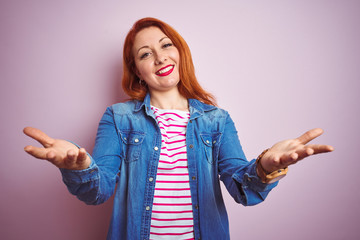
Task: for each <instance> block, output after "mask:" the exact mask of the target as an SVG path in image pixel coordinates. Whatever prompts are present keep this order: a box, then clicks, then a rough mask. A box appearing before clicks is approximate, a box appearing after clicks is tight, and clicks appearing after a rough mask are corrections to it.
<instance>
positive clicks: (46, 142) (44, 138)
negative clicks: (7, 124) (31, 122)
mask: <svg viewBox="0 0 360 240" xmlns="http://www.w3.org/2000/svg"><path fill="white" fill-rule="evenodd" d="M23 132H24V133H25V134H26V135H27V136H29V137H31V138H33V139H35V140H36V141H38V142H39V143H41V144H42V145H43V146H44V147H48V146H50V145H51V144H52V143H53V142H54V139H53V138H51V137H49V136H48V135H46V134H45V133H44V132H43V131H41V130H39V129H37V128H33V127H26V128H24V130H23Z"/></svg>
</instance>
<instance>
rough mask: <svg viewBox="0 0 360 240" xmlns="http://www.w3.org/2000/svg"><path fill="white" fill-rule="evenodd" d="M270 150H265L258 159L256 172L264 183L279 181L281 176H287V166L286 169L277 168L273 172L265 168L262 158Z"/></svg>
mask: <svg viewBox="0 0 360 240" xmlns="http://www.w3.org/2000/svg"><path fill="white" fill-rule="evenodd" d="M268 150H269V149H266V150H264V151H263V152H262V153H261V154H260V155H259V156H258V157H257V159H256V173H257V175H258V176H259V178H260V179H261V181H262V182H263V183H273V182H276V181H279V180H280V179H281V178H283V177H285V176H286V174H287V172H288V168H287V167H286V168H284V169H278V170H275V171H273V172H269V171H267V170H265V169H264V167H263V165H262V164H261V160H262V158H263V156H264V155H265V154H266V153H267V151H268Z"/></svg>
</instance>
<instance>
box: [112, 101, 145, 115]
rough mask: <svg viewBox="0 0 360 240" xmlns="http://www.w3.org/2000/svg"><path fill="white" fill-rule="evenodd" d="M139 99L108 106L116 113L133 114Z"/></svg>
mask: <svg viewBox="0 0 360 240" xmlns="http://www.w3.org/2000/svg"><path fill="white" fill-rule="evenodd" d="M138 102H139V101H136V100H129V101H126V102H122V103H115V104H113V105H111V106H109V107H108V110H111V111H112V112H113V113H114V114H118V115H127V114H133V112H134V109H135V107H136V105H137V104H138Z"/></svg>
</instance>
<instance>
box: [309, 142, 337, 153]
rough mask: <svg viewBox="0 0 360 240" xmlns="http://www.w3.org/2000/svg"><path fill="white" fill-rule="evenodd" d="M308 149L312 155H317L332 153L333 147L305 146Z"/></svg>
mask: <svg viewBox="0 0 360 240" xmlns="http://www.w3.org/2000/svg"><path fill="white" fill-rule="evenodd" d="M307 147H308V148H311V149H313V150H314V154H318V153H327V152H332V151H334V147H333V146H330V145H320V144H309V145H307Z"/></svg>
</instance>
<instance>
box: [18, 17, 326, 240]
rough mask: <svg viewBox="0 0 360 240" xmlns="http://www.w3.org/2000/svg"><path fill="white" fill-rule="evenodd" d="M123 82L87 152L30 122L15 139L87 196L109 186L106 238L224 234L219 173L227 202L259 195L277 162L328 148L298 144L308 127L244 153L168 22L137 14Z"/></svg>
mask: <svg viewBox="0 0 360 240" xmlns="http://www.w3.org/2000/svg"><path fill="white" fill-rule="evenodd" d="M123 57H124V74H123V88H124V90H125V92H126V93H127V94H128V95H129V96H130V97H131V99H132V100H131V101H128V102H125V103H119V104H114V105H113V106H111V107H109V108H107V110H106V112H105V114H104V115H103V117H102V119H101V121H100V124H99V129H98V133H97V137H96V144H95V147H94V151H93V155H92V156H90V155H88V154H87V153H86V151H85V149H83V148H79V147H77V146H76V145H74V144H72V143H70V142H67V141H64V140H58V139H53V138H50V137H48V136H47V135H46V134H45V133H43V132H41V131H40V130H38V129H34V128H29V127H28V128H25V129H24V132H25V134H26V135H28V136H30V137H32V138H34V139H35V140H37V141H39V142H40V143H41V144H42V145H43V146H44V148H36V147H33V146H27V147H25V151H26V152H28V153H29V154H31V155H33V156H34V157H36V158H40V159H46V160H48V161H50V162H51V163H53V164H54V165H56V166H57V167H59V168H60V170H61V172H62V175H63V181H64V182H65V184H66V185H67V186H68V189H69V191H70V192H71V193H72V194H75V195H76V196H77V197H78V198H79V199H80V200H82V201H84V202H86V203H87V204H100V203H103V202H105V201H106V200H107V199H108V198H109V197H110V196H111V195H112V194H113V193H114V192H115V198H114V208H113V215H112V220H111V225H110V229H109V233H108V239H131V240H133V239H200V238H202V239H229V226H228V219H227V214H226V210H225V206H224V202H223V199H222V196H221V191H220V183H219V178H220V180H222V181H223V182H224V184H225V186H226V188H227V190H228V191H229V193H230V194H231V195H232V196H233V198H234V199H235V201H236V202H238V203H241V204H243V205H254V204H257V203H259V202H261V201H263V200H264V199H265V198H266V196H267V194H268V193H269V191H270V190H271V189H272V188H274V187H275V186H276V185H277V181H278V180H279V179H280V178H282V177H283V176H285V174H286V172H287V167H288V166H289V165H291V164H294V163H296V162H297V161H299V160H301V159H304V158H305V157H307V156H310V155H312V154H317V153H324V152H330V151H332V150H333V148H332V147H331V146H329V145H306V144H307V143H308V142H309V141H311V140H313V139H314V138H316V137H318V136H319V135H321V134H322V130H321V129H313V130H310V131H308V132H307V133H305V134H304V135H302V136H300V137H299V138H296V139H291V140H285V141H282V142H279V143H277V144H275V145H274V146H273V147H271V148H270V149H268V150H266V151H264V152H263V153H262V154H260V155H259V157H258V158H257V160H253V161H250V162H248V161H247V160H246V158H245V156H244V153H243V151H242V148H241V145H240V142H239V140H238V136H237V132H236V129H235V126H234V123H233V121H232V120H231V118H230V116H229V114H228V113H227V112H226V111H224V110H222V109H220V108H217V107H216V106H215V102H214V98H213V97H212V95H211V94H209V93H207V92H205V91H204V90H203V89H202V88H201V86H200V85H199V84H198V82H197V80H196V77H195V74H194V67H193V63H192V59H191V54H190V50H189V48H188V46H187V44H186V42H185V41H184V40H183V39H182V37H181V36H180V35H179V34H178V33H177V32H176V31H175V30H174V29H172V28H171V27H170V26H169V25H167V24H165V23H163V22H161V21H159V20H157V19H153V18H145V19H141V20H139V21H137V22H136V23H135V24H134V26H133V28H132V29H131V30H130V32H129V34H128V35H127V37H126V40H125V44H124V54H123Z"/></svg>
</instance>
